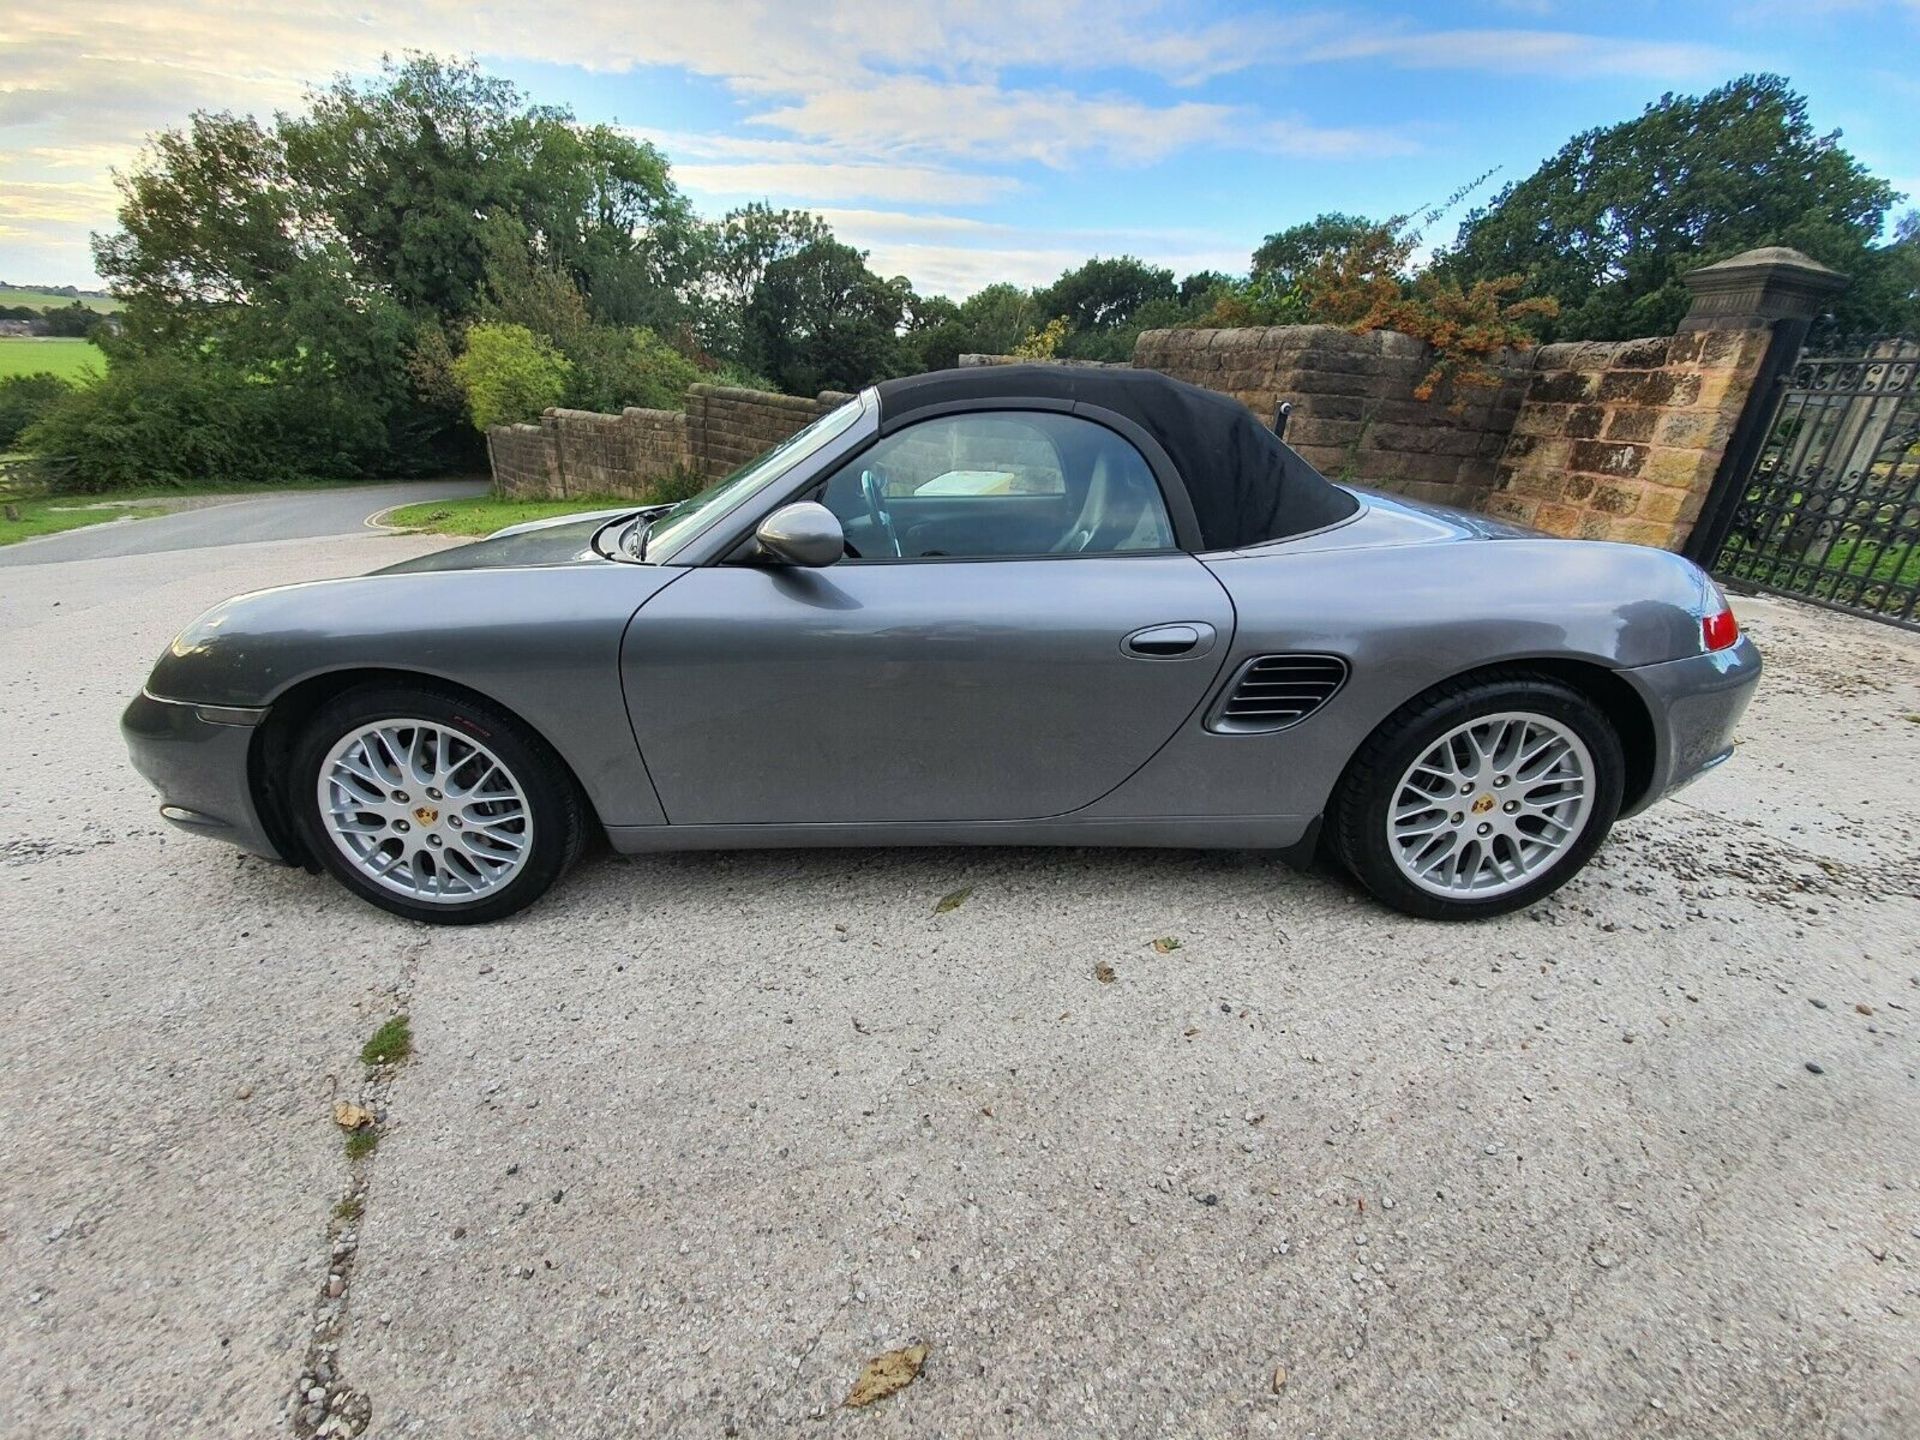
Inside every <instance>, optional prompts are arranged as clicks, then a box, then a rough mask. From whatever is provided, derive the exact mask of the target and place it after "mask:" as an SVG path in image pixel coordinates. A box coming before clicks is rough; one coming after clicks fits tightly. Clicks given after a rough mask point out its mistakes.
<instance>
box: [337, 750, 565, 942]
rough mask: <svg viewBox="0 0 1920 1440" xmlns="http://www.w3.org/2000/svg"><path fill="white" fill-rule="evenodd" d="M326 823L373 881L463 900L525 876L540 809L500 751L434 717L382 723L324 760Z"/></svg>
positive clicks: (445, 900)
mask: <svg viewBox="0 0 1920 1440" xmlns="http://www.w3.org/2000/svg"><path fill="white" fill-rule="evenodd" d="M318 789H319V801H320V820H321V823H322V824H323V825H324V826H325V827H326V830H327V834H328V835H329V836H330V837H332V840H333V843H334V844H335V845H336V846H338V847H339V849H340V853H341V854H343V855H345V856H346V857H347V860H348V861H349V862H350V863H351V864H352V865H353V867H354V868H355V869H356V870H358V871H359V872H360V873H361V874H362V875H364V876H365V877H366V878H367V879H369V880H371V881H373V882H374V883H375V884H377V885H380V886H382V887H384V888H385V889H388V890H391V891H393V892H394V893H395V894H397V895H404V896H405V897H406V898H407V899H409V900H419V901H424V902H426V903H428V904H432V905H457V904H461V903H463V902H466V901H469V900H473V899H476V898H478V897H479V896H481V895H484V894H487V893H488V892H490V891H494V890H498V889H499V888H500V887H501V886H503V885H505V884H507V883H508V882H509V881H511V880H512V879H513V877H514V876H516V875H518V874H519V873H520V870H521V867H522V866H524V865H525V864H526V859H527V854H528V851H529V848H530V847H531V846H532V844H533V811H532V810H531V808H530V807H529V806H528V805H527V797H526V794H525V792H523V791H522V790H521V788H520V782H519V781H518V780H516V779H515V778H514V776H513V772H512V771H510V770H508V769H507V767H506V765H505V764H504V763H503V762H502V761H501V759H500V757H499V756H497V755H495V754H494V753H493V752H492V751H491V750H489V749H488V748H487V747H486V746H485V745H482V744H481V743H480V742H479V741H477V740H475V739H473V738H471V737H470V736H467V735H463V734H461V733H460V732H458V731H456V730H450V729H448V728H447V727H446V726H444V725H441V724H439V723H438V722H436V721H432V720H415V719H393V720H379V721H375V722H374V723H373V724H371V725H364V726H361V727H359V728H357V729H355V730H353V731H351V732H349V733H348V734H346V735H344V736H342V737H341V739H340V741H339V742H338V743H337V744H336V745H335V746H334V747H333V748H332V749H331V750H329V751H328V752H327V755H326V758H325V759H324V760H322V761H321V762H320V776H319V784H318Z"/></svg>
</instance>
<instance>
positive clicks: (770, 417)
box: [487, 385, 848, 500]
mask: <svg viewBox="0 0 1920 1440" xmlns="http://www.w3.org/2000/svg"><path fill="white" fill-rule="evenodd" d="M847 398H848V397H847V396H845V395H842V394H840V393H838V392H836V391H831V390H829V391H822V392H821V394H820V396H819V397H818V398H817V399H813V400H802V399H798V398H796V397H794V396H792V395H771V394H767V393H766V392H764V391H760V390H740V389H735V388H733V387H731V386H725V385H695V386H694V387H693V388H692V389H691V390H689V391H688V392H687V408H686V410H685V411H684V412H682V411H679V410H642V409H639V408H634V407H630V408H628V409H626V410H623V411H621V412H620V413H619V414H618V415H603V414H600V413H598V412H596V411H592V410H561V409H554V410H549V411H547V412H546V413H545V414H544V415H542V416H541V417H540V423H539V424H538V425H496V426H494V427H493V429H491V430H489V431H488V432H487V450H488V453H489V454H490V455H491V457H492V460H493V479H494V487H495V489H497V490H498V491H499V493H500V494H502V495H513V496H520V497H529V498H533V497H546V498H551V499H566V498H568V497H570V496H576V495H580V496H586V495H612V496H617V497H619V498H621V499H630V500H646V499H649V498H651V496H652V494H653V493H654V486H655V482H657V481H659V480H661V479H663V478H664V477H666V476H669V475H672V474H674V473H676V472H678V471H692V472H693V473H694V474H696V475H699V476H701V477H702V478H705V479H718V478H719V477H720V476H722V475H725V474H727V473H728V472H730V471H732V470H735V469H738V468H739V467H740V466H741V465H744V464H745V463H746V462H747V461H749V460H751V459H753V458H754V457H755V456H756V455H759V454H762V453H763V452H765V451H766V450H769V449H771V448H772V447H773V446H775V445H777V444H779V443H780V442H781V441H782V440H784V439H786V438H787V437H788V436H789V435H791V434H793V432H794V431H796V430H798V429H800V428H801V427H803V426H805V425H807V424H809V423H811V422H812V420H813V419H814V418H815V417H816V416H818V415H820V414H823V413H824V412H825V411H827V410H830V409H832V408H833V407H834V406H835V405H838V404H840V403H841V401H843V400H846V399H847Z"/></svg>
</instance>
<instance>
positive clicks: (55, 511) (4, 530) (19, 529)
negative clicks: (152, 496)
mask: <svg viewBox="0 0 1920 1440" xmlns="http://www.w3.org/2000/svg"><path fill="white" fill-rule="evenodd" d="M97 503H99V502H96V501H95V500H93V499H92V498H90V497H88V496H85V495H66V496H58V497H55V498H53V499H50V500H9V501H7V502H6V506H5V508H4V509H0V545H11V544H13V543H14V541H16V540H31V539H32V538H34V537H35V536H36V535H58V534H59V533H60V532H61V531H62V530H78V529H79V528H80V527H81V526H82V525H100V524H104V523H105V522H107V521H109V520H118V519H121V518H122V517H123V516H127V515H134V516H140V515H160V514H164V513H165V511H164V508H162V507H155V506H132V505H117V504H107V505H105V506H104V508H99V509H96V508H94V507H95V505H96V504H97ZM15 516H18V517H19V518H18V519H15V518H14V517H15Z"/></svg>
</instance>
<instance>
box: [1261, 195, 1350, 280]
mask: <svg viewBox="0 0 1920 1440" xmlns="http://www.w3.org/2000/svg"><path fill="white" fill-rule="evenodd" d="M1379 229H1380V222H1379V221H1378V220H1369V219H1367V218H1366V217H1365V216H1363V215H1346V214H1342V213H1341V212H1339V211H1337V210H1335V211H1328V212H1327V213H1325V214H1321V215H1316V216H1314V217H1313V219H1311V220H1304V221H1302V222H1301V223H1300V224H1298V225H1289V226H1288V227H1287V228H1286V229H1285V230H1281V231H1278V232H1276V233H1275V234H1272V235H1269V236H1267V238H1266V239H1265V240H1262V241H1261V242H1260V245H1259V247H1258V248H1257V249H1256V250H1255V251H1254V252H1253V275H1254V277H1255V278H1257V279H1264V280H1267V281H1269V282H1270V283H1271V284H1272V285H1273V286H1275V287H1276V288H1278V289H1280V290H1287V289H1291V288H1292V287H1293V286H1295V285H1297V284H1299V283H1300V281H1301V280H1303V279H1305V278H1306V275H1307V272H1308V271H1310V270H1311V269H1313V267H1314V265H1315V264H1317V263H1318V262H1319V260H1320V258H1321V257H1322V256H1324V255H1329V254H1333V253H1335V252H1337V251H1341V250H1348V249H1351V248H1352V247H1354V246H1355V245H1358V244H1364V243H1366V242H1367V240H1368V239H1369V237H1370V236H1371V235H1373V234H1374V232H1376V231H1378V230H1379Z"/></svg>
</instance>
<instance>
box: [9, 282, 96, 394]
mask: <svg viewBox="0 0 1920 1440" xmlns="http://www.w3.org/2000/svg"><path fill="white" fill-rule="evenodd" d="M4 293H5V292H3V291H0V294H4ZM106 368H107V357H106V356H104V355H102V354H101V353H100V351H99V350H98V349H96V348H95V346H94V344H93V342H92V341H91V340H53V339H46V340H42V339H38V338H34V337H30V336H25V335H0V379H4V378H5V377H7V376H9V375H34V374H38V373H39V372H40V371H42V370H45V371H47V372H48V373H50V374H54V375H58V376H60V377H61V378H62V379H64V380H81V379H85V378H86V377H87V376H88V374H89V373H91V374H93V375H98V374H99V373H100V372H101V371H103V370H105V369H106Z"/></svg>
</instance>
